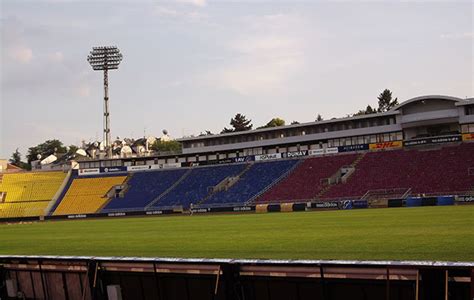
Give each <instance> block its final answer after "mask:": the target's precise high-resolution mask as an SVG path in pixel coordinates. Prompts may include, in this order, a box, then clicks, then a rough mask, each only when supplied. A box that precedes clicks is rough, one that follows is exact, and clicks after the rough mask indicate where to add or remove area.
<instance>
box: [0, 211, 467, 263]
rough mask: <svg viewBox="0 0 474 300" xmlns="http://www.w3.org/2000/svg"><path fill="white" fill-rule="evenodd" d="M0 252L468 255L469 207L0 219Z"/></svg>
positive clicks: (208, 255)
mask: <svg viewBox="0 0 474 300" xmlns="http://www.w3.org/2000/svg"><path fill="white" fill-rule="evenodd" d="M0 254H5V255H8V254H12V255H13V254H14V255H90V256H146V257H183V258H190V257H200V258H260V259H350V260H352V259H354V260H440V261H474V206H446V207H418V208H390V209H361V210H346V211H342V210H340V211H316V212H299V213H296V212H295V213H267V214H254V213H247V214H230V215H196V214H195V215H194V216H184V215H183V216H161V217H141V218H138V217H137V218H116V219H95V220H73V221H49V222H37V223H28V224H8V225H7V224H1V225H0Z"/></svg>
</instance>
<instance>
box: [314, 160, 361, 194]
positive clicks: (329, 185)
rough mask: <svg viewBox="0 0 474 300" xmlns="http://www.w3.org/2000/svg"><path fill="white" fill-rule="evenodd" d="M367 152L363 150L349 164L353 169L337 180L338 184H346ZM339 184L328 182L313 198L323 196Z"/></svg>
mask: <svg viewBox="0 0 474 300" xmlns="http://www.w3.org/2000/svg"><path fill="white" fill-rule="evenodd" d="M366 154H367V152H362V153H360V154H359V155H358V156H357V158H356V159H355V160H354V161H353V162H352V163H351V164H350V165H349V166H350V167H351V168H352V169H353V170H352V171H351V172H349V173H348V174H346V175H344V176H342V177H341V178H340V179H341V180H338V181H337V184H344V183H346V182H347V181H348V180H349V178H350V177H351V176H352V175H353V174H354V173H355V170H356V169H357V165H358V164H359V163H360V162H361V161H362V160H363V159H364V157H365V155H366ZM337 184H328V185H326V186H324V187H323V189H322V190H321V191H319V193H318V194H317V195H316V196H315V197H314V198H313V200H318V199H321V198H323V197H324V194H326V193H327V192H329V190H330V189H331V188H332V187H333V186H335V185H337Z"/></svg>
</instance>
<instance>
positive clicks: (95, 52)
mask: <svg viewBox="0 0 474 300" xmlns="http://www.w3.org/2000/svg"><path fill="white" fill-rule="evenodd" d="M87 61H88V62H89V63H90V64H91V66H92V69H93V70H94V71H104V148H105V149H106V151H107V155H108V156H109V157H111V156H112V147H111V139H110V113H109V74H108V71H109V70H115V69H118V66H119V64H120V62H121V61H122V54H121V53H120V50H119V49H118V48H117V47H116V46H105V47H103V46H102V47H92V51H91V52H90V54H89V56H87Z"/></svg>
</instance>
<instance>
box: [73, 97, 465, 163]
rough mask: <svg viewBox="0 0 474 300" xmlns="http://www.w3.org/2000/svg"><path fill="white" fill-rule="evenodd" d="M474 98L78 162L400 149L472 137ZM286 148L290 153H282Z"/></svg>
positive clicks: (415, 101)
mask: <svg viewBox="0 0 474 300" xmlns="http://www.w3.org/2000/svg"><path fill="white" fill-rule="evenodd" d="M473 134H474V98H470V99H461V98H456V97H451V96H441V95H430V96H421V97H416V98H412V99H409V100H407V101H404V102H403V103H401V104H400V105H398V106H397V107H394V108H393V109H391V110H390V111H387V112H383V113H375V114H368V115H361V116H353V117H347V118H335V119H331V120H327V121H319V122H309V123H302V124H295V125H288V126H281V127H273V128H265V129H256V130H250V131H244V132H233V133H226V134H217V135H206V136H199V137H188V138H181V139H178V141H179V142H180V143H181V144H182V148H183V150H182V154H179V155H165V156H155V157H153V156H145V157H139V156H137V157H132V158H121V159H111V160H107V159H103V160H100V161H99V160H96V161H83V162H80V168H81V169H88V168H99V167H121V166H124V167H127V166H136V165H138V166H139V165H165V166H166V165H169V166H170V167H174V166H176V164H179V165H183V166H185V165H204V164H209V163H210V164H212V163H218V162H221V163H226V162H235V161H244V160H245V159H249V157H252V156H254V157H256V159H263V160H265V159H272V158H281V157H284V156H288V155H289V156H292V157H295V156H298V155H300V154H301V153H299V152H300V151H308V153H309V154H310V155H322V154H334V153H340V152H351V151H361V150H369V149H374V148H376V149H380V148H384V149H385V148H401V147H402V146H408V147H409V146H417V145H426V144H442V143H445V142H457V141H463V140H464V141H470V140H473V139H474V135H473ZM285 153H288V154H285Z"/></svg>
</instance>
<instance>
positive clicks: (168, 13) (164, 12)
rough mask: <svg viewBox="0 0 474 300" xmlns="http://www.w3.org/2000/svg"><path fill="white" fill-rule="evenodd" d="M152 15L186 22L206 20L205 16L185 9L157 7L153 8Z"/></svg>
mask: <svg viewBox="0 0 474 300" xmlns="http://www.w3.org/2000/svg"><path fill="white" fill-rule="evenodd" d="M152 14H153V15H155V16H158V17H165V18H176V19H179V20H184V21H188V22H195V21H200V20H203V19H205V18H206V15H204V14H202V13H200V12H198V11H188V10H185V9H179V10H178V9H174V8H171V7H167V6H162V5H157V6H155V7H154V8H153V10H152Z"/></svg>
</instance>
